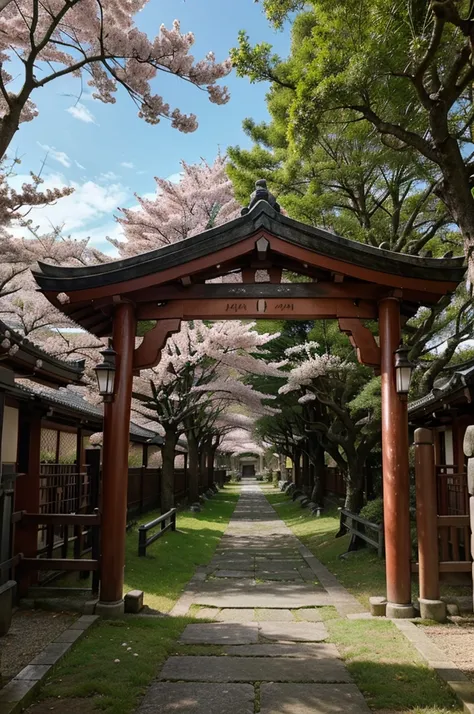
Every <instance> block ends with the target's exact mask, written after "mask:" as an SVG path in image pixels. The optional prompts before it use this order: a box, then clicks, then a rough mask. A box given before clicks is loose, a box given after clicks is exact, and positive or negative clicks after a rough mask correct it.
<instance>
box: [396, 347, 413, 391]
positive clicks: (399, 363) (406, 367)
mask: <svg viewBox="0 0 474 714" xmlns="http://www.w3.org/2000/svg"><path fill="white" fill-rule="evenodd" d="M409 351H410V348H409V347H399V348H398V350H397V351H396V352H395V374H396V385H397V392H398V394H402V395H407V394H408V392H409V390H410V383H411V377H412V374H413V370H414V368H415V365H414V364H413V362H410V360H409V359H408V353H409Z"/></svg>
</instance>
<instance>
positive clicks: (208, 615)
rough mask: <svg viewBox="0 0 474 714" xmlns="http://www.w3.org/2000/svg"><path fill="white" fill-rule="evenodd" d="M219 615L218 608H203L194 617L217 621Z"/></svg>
mask: <svg viewBox="0 0 474 714" xmlns="http://www.w3.org/2000/svg"><path fill="white" fill-rule="evenodd" d="M218 614H219V610H218V609H217V608H216V607H201V609H200V610H199V612H196V613H195V615H194V617H196V618H197V619H198V620H215V619H216V618H217V615H218Z"/></svg>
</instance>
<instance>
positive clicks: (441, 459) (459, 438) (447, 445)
mask: <svg viewBox="0 0 474 714" xmlns="http://www.w3.org/2000/svg"><path fill="white" fill-rule="evenodd" d="M408 415H409V420H410V424H411V425H412V426H413V427H426V428H429V429H432V431H433V441H434V454H435V468H436V483H437V499H438V514H439V515H465V514H467V513H468V512H469V510H468V491H467V474H466V464H467V459H466V457H465V456H464V452H463V440H464V434H465V432H466V429H467V427H468V426H469V425H471V424H474V360H471V361H469V362H465V363H463V364H459V365H456V366H453V367H452V368H451V369H450V370H448V371H447V372H446V374H445V375H444V376H443V377H442V378H440V379H438V380H437V381H436V382H435V385H434V388H433V389H432V390H431V392H429V394H427V395H425V396H424V397H422V398H421V399H417V400H416V401H413V402H411V403H410V404H409V406H408Z"/></svg>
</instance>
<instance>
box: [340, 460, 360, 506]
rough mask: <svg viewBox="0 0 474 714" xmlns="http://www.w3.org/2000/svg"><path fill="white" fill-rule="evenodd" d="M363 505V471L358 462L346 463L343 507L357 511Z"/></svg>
mask: <svg viewBox="0 0 474 714" xmlns="http://www.w3.org/2000/svg"><path fill="white" fill-rule="evenodd" d="M363 505H364V472H363V469H362V468H361V466H360V465H359V464H348V467H347V475H346V499H345V501H344V508H347V510H348V511H352V513H359V511H360V509H361V508H362V506H363Z"/></svg>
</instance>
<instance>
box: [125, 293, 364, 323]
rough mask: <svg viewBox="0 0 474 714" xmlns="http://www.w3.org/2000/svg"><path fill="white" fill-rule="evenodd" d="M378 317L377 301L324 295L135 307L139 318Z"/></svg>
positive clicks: (198, 301)
mask: <svg viewBox="0 0 474 714" xmlns="http://www.w3.org/2000/svg"><path fill="white" fill-rule="evenodd" d="M346 317H348V318H361V319H364V320H373V319H375V318H376V317H377V305H376V303H374V302H372V301H368V300H360V301H358V300H342V299H333V298H331V299H326V298H292V299H286V298H272V299H267V300H266V299H259V300H255V299H249V298H236V299H233V300H230V299H229V300H219V299H215V300H170V301H169V302H168V303H166V304H165V305H157V304H156V303H145V304H144V305H139V306H138V307H137V319H138V320H163V319H169V318H179V319H181V320H236V319H237V320H240V319H242V318H245V319H246V318H251V319H258V318H265V319H270V318H273V319H282V318H286V319H289V320H291V319H293V320H307V319H314V320H316V319H338V318H346Z"/></svg>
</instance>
